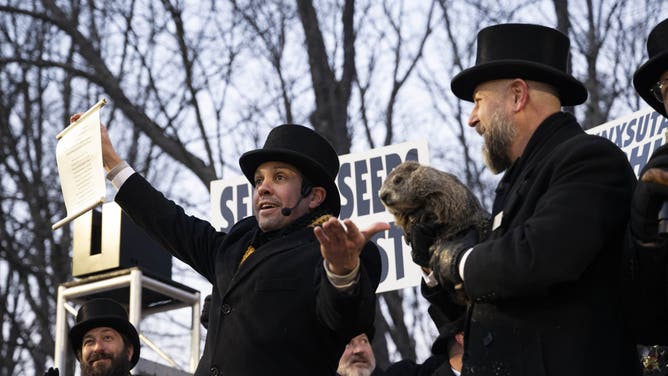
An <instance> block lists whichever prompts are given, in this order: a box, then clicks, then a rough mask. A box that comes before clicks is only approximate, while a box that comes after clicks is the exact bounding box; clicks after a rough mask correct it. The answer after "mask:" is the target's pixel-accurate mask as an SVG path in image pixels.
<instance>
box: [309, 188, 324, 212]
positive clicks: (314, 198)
mask: <svg viewBox="0 0 668 376" xmlns="http://www.w3.org/2000/svg"><path fill="white" fill-rule="evenodd" d="M325 197H327V190H326V189H325V188H323V187H313V189H312V190H311V199H310V200H309V203H308V207H309V208H311V209H315V208H317V207H318V206H320V204H322V203H323V202H325Z"/></svg>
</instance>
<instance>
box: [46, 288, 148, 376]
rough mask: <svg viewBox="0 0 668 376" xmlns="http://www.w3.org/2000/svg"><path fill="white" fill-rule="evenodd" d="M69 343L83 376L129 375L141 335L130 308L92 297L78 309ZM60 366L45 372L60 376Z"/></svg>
mask: <svg viewBox="0 0 668 376" xmlns="http://www.w3.org/2000/svg"><path fill="white" fill-rule="evenodd" d="M69 339H70V345H71V346H72V351H73V352H74V355H75V356H76V357H77V359H78V360H79V363H80V367H81V376H127V375H129V374H130V370H131V369H132V367H134V366H135V364H137V361H139V351H140V347H139V335H138V334H137V330H136V329H135V327H134V326H133V325H132V324H131V323H130V321H128V313H127V311H126V310H125V309H124V308H123V307H122V306H121V305H120V304H118V303H117V302H116V301H114V300H111V299H93V300H89V301H87V302H86V303H84V304H83V305H82V306H81V308H79V312H77V317H76V324H75V325H74V326H73V327H72V329H70V333H69ZM58 374H59V372H58V370H57V369H53V368H51V369H49V371H47V373H45V375H49V376H57V375H58Z"/></svg>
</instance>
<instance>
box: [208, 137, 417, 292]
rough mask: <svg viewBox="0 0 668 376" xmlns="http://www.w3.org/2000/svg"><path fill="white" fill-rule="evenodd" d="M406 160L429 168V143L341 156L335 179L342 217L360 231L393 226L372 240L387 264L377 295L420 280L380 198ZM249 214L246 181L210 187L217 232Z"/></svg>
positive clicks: (220, 182) (400, 233)
mask: <svg viewBox="0 0 668 376" xmlns="http://www.w3.org/2000/svg"><path fill="white" fill-rule="evenodd" d="M407 160H413V161H419V162H420V163H422V164H429V151H428V146H427V142H426V141H420V142H407V143H403V144H398V145H390V146H385V147H381V148H376V149H373V150H369V151H366V152H361V153H352V154H346V155H342V156H340V157H339V161H340V163H341V168H340V170H339V175H338V176H337V180H336V183H337V186H338V188H339V192H340V194H341V214H340V216H339V218H341V219H343V218H351V219H352V220H353V221H354V222H355V224H357V225H358V227H359V228H361V229H363V228H365V227H366V226H369V225H370V224H372V223H374V222H388V223H390V226H391V228H390V229H389V230H388V231H385V232H381V233H378V234H376V236H375V237H374V238H373V241H374V242H375V243H376V244H377V245H378V247H379V249H380V253H381V261H382V264H383V269H382V274H381V283H380V286H378V290H377V292H384V291H390V290H396V289H401V288H405V287H411V286H416V285H418V284H419V283H420V278H421V277H422V273H421V271H420V269H419V267H418V266H417V265H415V264H414V263H413V261H412V260H411V256H410V247H409V246H408V245H407V244H406V242H405V241H404V238H403V231H402V230H401V228H399V227H398V226H396V225H395V223H394V218H393V217H392V215H391V214H389V213H388V212H387V211H386V210H385V207H384V206H383V204H382V202H381V201H380V198H379V197H378V191H380V187H381V185H382V184H383V180H384V179H385V177H386V176H387V175H388V174H389V172H390V171H392V169H393V168H394V167H396V166H397V165H399V164H400V163H402V162H404V161H407ZM249 215H253V187H252V186H251V185H250V183H249V182H248V180H246V178H245V177H244V176H238V177H235V178H231V179H224V180H216V181H213V182H211V224H212V225H213V226H214V227H215V228H217V229H218V230H220V231H228V230H229V229H230V228H231V227H232V225H233V224H234V223H236V222H237V221H239V220H240V219H242V218H244V217H247V216H249Z"/></svg>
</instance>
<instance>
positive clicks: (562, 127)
mask: <svg viewBox="0 0 668 376" xmlns="http://www.w3.org/2000/svg"><path fill="white" fill-rule="evenodd" d="M582 132H584V131H583V130H582V128H581V127H580V125H579V124H578V123H577V120H576V119H575V117H573V115H571V114H569V113H566V112H556V113H554V114H552V115H550V116H548V117H547V118H546V119H545V120H544V121H543V122H542V123H541V124H540V125H539V126H538V128H537V129H536V131H535V132H534V133H533V135H532V136H531V138H530V139H529V142H528V143H527V146H526V148H525V149H524V152H523V153H522V155H521V156H520V158H518V159H517V160H516V161H515V162H514V163H513V164H512V165H511V166H510V168H508V170H507V171H506V173H505V174H504V175H503V178H502V179H501V181H500V182H499V184H498V186H497V188H496V197H495V199H494V206H493V211H492V215H493V216H496V215H497V214H498V213H499V212H500V211H503V216H505V217H508V216H511V215H512V213H513V212H514V211H515V209H516V208H517V204H518V203H519V202H521V200H520V198H521V197H523V196H524V195H525V194H526V192H525V191H526V190H527V189H528V187H529V186H530V184H528V182H529V181H530V180H531V178H532V175H533V171H534V170H535V169H536V168H537V167H539V166H540V162H541V161H543V160H544V159H545V157H546V156H547V155H548V154H549V153H550V152H552V150H554V148H556V147H557V145H559V144H560V143H562V142H563V141H564V140H566V139H569V138H571V137H573V136H574V135H576V134H578V133H582Z"/></svg>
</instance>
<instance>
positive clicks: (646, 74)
mask: <svg viewBox="0 0 668 376" xmlns="http://www.w3.org/2000/svg"><path fill="white" fill-rule="evenodd" d="M667 70H668V51H666V52H663V53H660V54H657V55H656V56H654V57H652V58H651V59H649V60H647V62H645V64H643V65H641V66H640V67H639V68H638V70H637V71H636V72H635V73H634V74H633V86H634V87H635V89H636V91H637V92H638V95H640V97H641V98H642V99H644V100H645V102H647V104H649V105H650V106H652V108H653V109H655V110H656V111H657V112H658V113H660V114H661V115H663V116H666V108H665V106H664V105H663V103H662V102H659V101H658V100H657V99H656V98H655V97H654V95H653V94H652V93H651V92H650V89H651V88H652V86H653V85H654V84H656V83H657V82H658V81H659V78H660V77H661V75H662V74H663V73H664V72H665V71H667ZM667 117H668V116H667Z"/></svg>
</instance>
